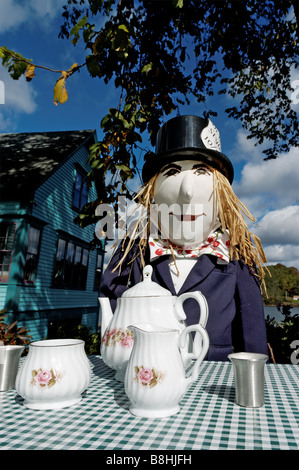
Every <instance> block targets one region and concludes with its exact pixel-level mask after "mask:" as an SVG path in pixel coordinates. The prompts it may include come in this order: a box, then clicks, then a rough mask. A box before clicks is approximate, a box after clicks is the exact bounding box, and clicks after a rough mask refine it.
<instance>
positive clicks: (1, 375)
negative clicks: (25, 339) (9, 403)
mask: <svg viewBox="0 0 299 470" xmlns="http://www.w3.org/2000/svg"><path fill="white" fill-rule="evenodd" d="M24 349H25V347H24V346H18V345H7V346H0V392H5V391H7V390H11V389H13V388H14V387H15V381H16V376H17V373H18V367H19V361H20V357H21V354H22V352H23V351H24Z"/></svg>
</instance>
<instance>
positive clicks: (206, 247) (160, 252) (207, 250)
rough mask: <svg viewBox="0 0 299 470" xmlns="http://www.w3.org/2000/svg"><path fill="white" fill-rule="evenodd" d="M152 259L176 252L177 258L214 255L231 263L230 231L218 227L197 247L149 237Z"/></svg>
mask: <svg viewBox="0 0 299 470" xmlns="http://www.w3.org/2000/svg"><path fill="white" fill-rule="evenodd" d="M148 244H149V247H150V257H151V261H152V260H154V259H156V258H158V257H159V256H164V255H171V254H172V253H174V255H175V257H176V258H199V257H200V256H202V255H204V254H206V255H213V256H216V257H217V258H219V259H221V260H222V261H224V262H226V263H229V260H230V258H229V246H230V241H229V235H228V231H227V230H226V231H224V232H223V231H222V230H221V229H217V230H215V231H213V232H212V233H211V234H210V235H209V236H208V238H207V239H206V240H205V241H204V242H203V243H201V244H200V245H199V246H197V247H194V246H193V247H182V246H178V245H175V244H173V243H170V242H169V240H163V239H159V238H152V237H149V239H148Z"/></svg>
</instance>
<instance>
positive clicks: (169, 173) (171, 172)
mask: <svg viewBox="0 0 299 470" xmlns="http://www.w3.org/2000/svg"><path fill="white" fill-rule="evenodd" d="M179 172H180V170H178V169H177V168H170V169H169V170H167V171H165V173H163V176H174V175H177V174H178V173H179Z"/></svg>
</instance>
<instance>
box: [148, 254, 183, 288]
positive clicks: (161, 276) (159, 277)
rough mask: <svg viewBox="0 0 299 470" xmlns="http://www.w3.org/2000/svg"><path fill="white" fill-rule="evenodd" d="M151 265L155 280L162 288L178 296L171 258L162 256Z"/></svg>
mask: <svg viewBox="0 0 299 470" xmlns="http://www.w3.org/2000/svg"><path fill="white" fill-rule="evenodd" d="M151 264H152V266H153V268H154V270H153V273H154V274H153V280H154V281H155V282H157V283H158V284H160V286H162V287H165V288H166V289H168V290H169V291H170V292H171V293H172V295H177V294H176V291H175V288H174V285H173V282H172V277H171V274H170V269H169V257H168V256H161V257H160V258H157V259H156V260H154V261H152V263H151Z"/></svg>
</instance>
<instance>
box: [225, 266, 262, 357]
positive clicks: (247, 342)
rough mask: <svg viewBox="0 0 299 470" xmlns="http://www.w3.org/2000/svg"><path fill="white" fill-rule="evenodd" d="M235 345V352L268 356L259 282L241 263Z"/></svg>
mask: <svg viewBox="0 0 299 470" xmlns="http://www.w3.org/2000/svg"><path fill="white" fill-rule="evenodd" d="M233 345H234V350H235V351H246V352H255V353H261V354H267V355H268V346H267V335H266V323H265V313H264V305H263V299H262V295H261V291H260V285H259V280H258V277H257V276H255V275H254V274H253V273H251V271H250V270H249V268H248V266H247V265H245V264H244V263H243V262H241V261H239V262H238V263H237V285H236V317H235V320H234V325H233Z"/></svg>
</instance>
